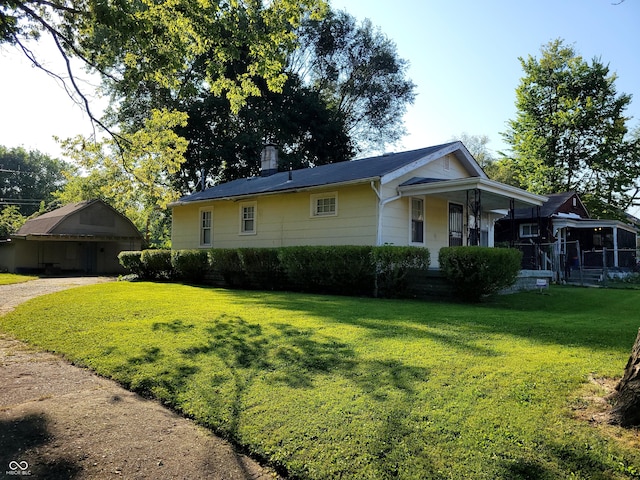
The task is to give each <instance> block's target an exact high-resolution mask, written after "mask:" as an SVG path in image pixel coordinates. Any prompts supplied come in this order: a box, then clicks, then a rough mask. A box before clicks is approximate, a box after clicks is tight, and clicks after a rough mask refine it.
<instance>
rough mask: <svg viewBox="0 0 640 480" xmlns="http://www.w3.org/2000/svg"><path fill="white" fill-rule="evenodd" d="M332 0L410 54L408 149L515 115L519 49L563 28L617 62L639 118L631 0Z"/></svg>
mask: <svg viewBox="0 0 640 480" xmlns="http://www.w3.org/2000/svg"><path fill="white" fill-rule="evenodd" d="M614 1H616V0H517V1H503V0H500V1H498V0H482V1H478V0H396V1H395V2H389V1H388V0H384V1H383V0H332V4H333V6H334V8H337V9H344V10H347V11H348V12H349V13H351V14H352V15H354V16H355V17H357V18H369V19H370V20H371V22H372V23H373V24H374V25H377V26H378V27H380V29H381V30H382V31H383V32H384V33H385V34H386V35H387V36H388V37H389V38H391V39H392V40H394V41H395V43H396V45H397V48H398V54H399V56H400V57H402V58H405V59H407V60H408V61H409V62H410V64H411V67H410V70H409V77H410V78H411V79H412V80H413V81H414V83H415V84H416V85H417V92H418V97H417V99H416V102H415V104H414V105H413V106H412V107H411V108H410V109H409V111H408V113H407V116H406V117H405V121H406V126H407V129H408V131H409V135H408V136H407V137H405V138H404V139H403V141H402V142H401V144H400V145H399V147H400V149H405V148H406V149H412V148H420V147H423V146H428V145H432V144H437V143H440V142H444V141H448V140H449V139H451V138H452V137H456V136H457V135H459V134H460V133H462V132H466V133H468V134H470V135H487V136H488V137H489V138H490V139H491V143H490V144H489V148H491V149H493V150H500V149H504V148H505V146H504V144H503V143H502V137H501V135H500V132H503V131H504V130H505V124H506V122H507V121H508V120H509V119H512V118H515V107H514V102H515V89H516V87H517V86H518V83H519V81H520V78H521V77H522V76H523V71H522V67H521V65H520V62H519V60H518V57H523V58H526V57H527V56H528V55H533V56H535V57H540V48H541V46H542V45H544V44H546V43H548V42H549V41H551V40H553V39H556V38H562V39H564V40H565V42H566V43H567V44H570V45H573V46H574V48H575V49H576V51H577V52H578V53H579V54H580V55H582V57H583V58H585V59H587V60H588V61H591V59H592V58H593V57H594V56H595V57H600V58H601V59H602V61H603V62H604V63H605V64H607V63H608V64H609V66H610V69H611V71H614V72H617V74H618V77H619V78H618V80H617V81H616V86H617V88H618V92H624V93H629V94H632V95H633V100H632V104H631V108H630V109H629V110H628V113H629V114H630V115H632V116H633V117H635V118H634V120H632V121H631V125H633V126H637V125H640V28H639V27H638V25H639V23H640V2H638V1H637V0H626V1H625V2H624V3H622V4H620V5H617V6H615V5H613V4H612V2H614Z"/></svg>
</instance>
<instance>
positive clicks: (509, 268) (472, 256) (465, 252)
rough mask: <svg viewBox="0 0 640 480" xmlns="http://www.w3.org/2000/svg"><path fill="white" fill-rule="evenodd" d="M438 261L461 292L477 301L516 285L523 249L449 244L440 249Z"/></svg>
mask: <svg viewBox="0 0 640 480" xmlns="http://www.w3.org/2000/svg"><path fill="white" fill-rule="evenodd" d="M438 261H439V263H440V270H441V272H442V274H443V275H444V277H445V278H446V279H447V281H448V282H449V283H451V284H452V285H453V288H454V289H455V291H456V293H457V295H458V296H459V297H460V298H461V299H462V300H466V301H471V302H477V301H479V300H480V299H481V298H482V297H483V296H485V295H490V294H492V293H496V292H499V291H500V290H502V289H504V288H507V287H510V286H511V285H513V284H514V282H515V281H516V278H517V277H518V272H519V271H520V266H521V262H522V252H521V251H520V250H517V249H514V248H486V247H447V248H441V249H440V253H439V254H438Z"/></svg>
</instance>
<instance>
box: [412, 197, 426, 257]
mask: <svg viewBox="0 0 640 480" xmlns="http://www.w3.org/2000/svg"><path fill="white" fill-rule="evenodd" d="M414 200H418V201H420V202H422V241H421V242H414V241H413V201H414ZM426 206H427V202H425V198H424V195H417V196H414V197H409V245H412V246H421V247H424V245H425V242H426V238H427V231H426V230H427V219H426Z"/></svg>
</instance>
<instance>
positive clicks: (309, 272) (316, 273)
mask: <svg viewBox="0 0 640 480" xmlns="http://www.w3.org/2000/svg"><path fill="white" fill-rule="evenodd" d="M371 249H372V247H367V246H364V247H361V246H349V245H346V246H327V247H324V246H317V247H316V246H311V247H284V248H281V249H279V255H278V258H279V260H280V264H281V266H282V270H283V271H284V272H285V275H286V277H287V280H288V284H289V286H290V287H291V288H292V289H295V290H300V291H304V292H319V293H335V294H341V295H371V292H372V286H373V278H374V270H373V262H372V258H371Z"/></svg>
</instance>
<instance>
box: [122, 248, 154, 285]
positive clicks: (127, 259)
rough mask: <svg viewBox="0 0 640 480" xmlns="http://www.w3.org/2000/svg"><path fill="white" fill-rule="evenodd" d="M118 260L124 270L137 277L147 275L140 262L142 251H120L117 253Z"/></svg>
mask: <svg viewBox="0 0 640 480" xmlns="http://www.w3.org/2000/svg"><path fill="white" fill-rule="evenodd" d="M118 262H120V265H122V266H123V267H124V268H125V269H126V270H128V271H130V272H131V273H132V274H134V275H137V276H138V277H139V278H145V277H146V276H147V274H146V272H145V267H144V264H143V263H142V252H141V251H139V250H127V251H123V252H120V253H119V254H118Z"/></svg>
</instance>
